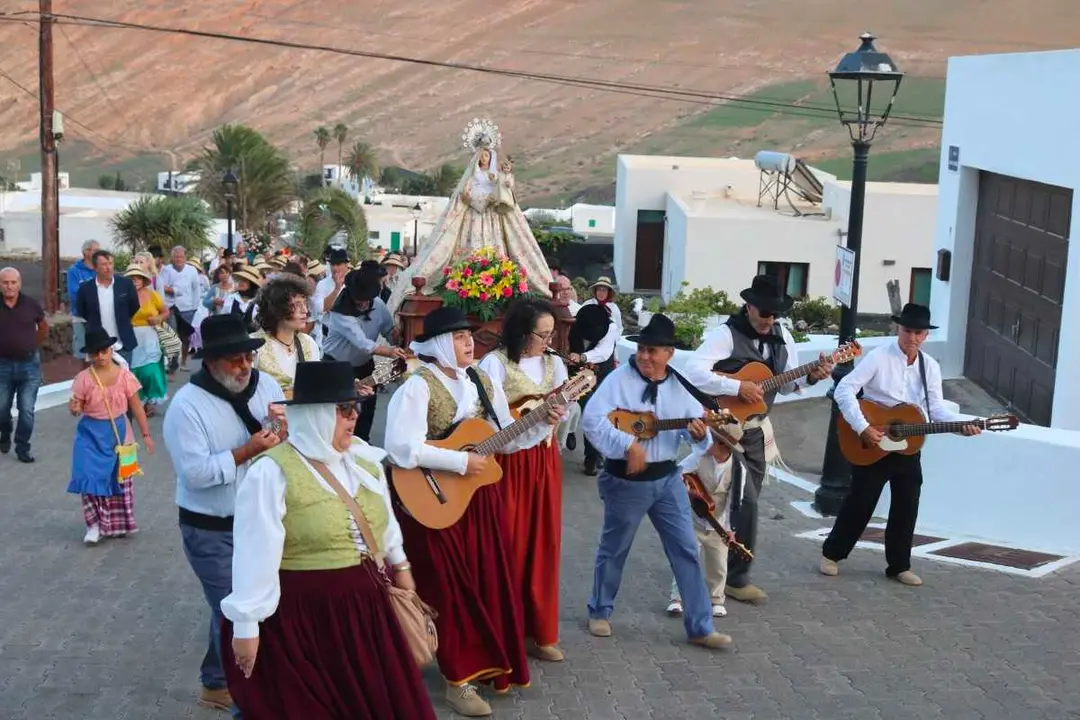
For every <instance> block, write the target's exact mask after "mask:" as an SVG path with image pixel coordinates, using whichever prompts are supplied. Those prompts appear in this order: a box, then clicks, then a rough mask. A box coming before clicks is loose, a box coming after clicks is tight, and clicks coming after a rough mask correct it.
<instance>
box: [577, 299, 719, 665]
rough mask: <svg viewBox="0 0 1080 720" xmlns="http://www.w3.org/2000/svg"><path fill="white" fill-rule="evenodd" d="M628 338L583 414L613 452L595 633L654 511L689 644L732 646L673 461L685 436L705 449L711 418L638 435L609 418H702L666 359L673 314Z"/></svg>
mask: <svg viewBox="0 0 1080 720" xmlns="http://www.w3.org/2000/svg"><path fill="white" fill-rule="evenodd" d="M628 339H629V340H630V341H631V342H636V343H637V344H638V349H637V353H636V354H635V355H634V357H633V359H631V361H630V362H629V363H628V364H626V365H623V366H622V367H619V368H616V369H615V370H613V371H612V372H611V374H609V375H608V376H607V377H606V378H605V379H604V381H603V382H602V383H600V387H598V388H597V389H596V391H595V392H594V393H593V396H592V397H591V398H590V399H589V404H588V405H586V406H585V412H584V413H583V414H582V417H581V426H582V428H583V429H584V430H585V435H586V437H588V438H589V441H590V442H591V443H592V444H593V445H595V446H596V449H597V450H598V451H599V452H600V454H601V455H603V456H604V457H605V458H607V459H606V460H605V461H604V469H603V470H602V471H601V472H600V476H599V478H598V479H597V485H598V487H599V490H600V498H601V500H603V502H604V528H603V531H602V532H601V535H600V547H599V548H598V549H597V551H596V570H595V573H594V575H593V590H592V596H591V597H590V599H589V632H590V633H592V634H593V635H595V636H597V637H608V636H609V635H611V622H610V618H611V615H612V613H613V612H614V610H615V596H616V595H617V594H618V592H619V585H620V583H621V581H622V572H623V566H624V565H625V564H626V558H627V556H628V555H629V554H630V546H631V544H632V543H633V541H634V535H635V534H636V533H637V529H638V526H639V525H640V524H641V521H642V519H643V518H644V517H645V516H646V515H648V516H649V520H651V521H652V524H653V527H655V528H656V532H657V534H658V535H659V536H660V541H661V542H662V543H663V545H664V552H665V553H666V555H667V557H668V561H669V562H670V564H671V569H672V571H673V572H674V574H675V582H676V584H677V585H678V588H679V591H680V593H681V594H682V598H683V605H684V609H685V614H684V616H683V624H684V626H685V628H686V634H687V636H688V638H689V640H690V642H691V643H692V644H694V645H700V646H702V647H707V648H713V649H716V648H722V647H726V646H727V645H730V644H731V638H730V637H729V636H727V635H723V634H721V633H718V632H716V628H715V626H714V625H713V618H712V603H711V602H710V601H709V591H708V589H707V588H706V587H705V578H704V575H703V573H702V570H701V563H700V562H699V560H698V545H697V538H696V537H695V535H694V526H693V522H692V521H691V514H692V513H691V510H690V500H689V498H688V497H687V493H686V487H685V486H684V485H683V482H682V471H681V470H680V468H679V466H678V464H677V463H676V462H675V457H676V453H678V451H679V445H680V443H681V441H683V440H686V441H687V442H689V443H691V444H692V445H693V446H694V447H695V448H698V449H701V450H705V449H707V448H708V447H709V445H710V436H709V433H708V432H707V430H706V427H705V424H704V423H703V422H702V421H701V420H700V419H695V420H693V421H692V422H690V423H689V424H688V425H687V427H686V428H685V429H683V430H678V431H665V432H660V433H658V434H657V435H656V437H654V438H652V439H650V440H636V439H635V438H634V436H632V435H630V434H627V433H624V432H622V431H620V430H618V429H616V428H615V426H614V425H612V423H611V421H610V420H608V414H609V413H610V412H611V411H612V410H615V409H616V408H622V409H627V410H633V411H643V412H651V413H654V414H655V415H656V416H657V417H658V418H660V419H662V420H664V419H667V420H670V419H674V418H701V417H703V416H704V414H705V408H704V407H702V404H701V402H700V401H699V400H698V396H699V395H700V393H698V392H697V390H695V389H694V388H693V386H691V385H690V384H689V383H688V382H687V381H686V380H685V379H684V378H683V377H682V376H681V375H679V373H678V372H676V371H675V369H674V368H672V367H670V366H669V365H668V363H669V362H670V361H671V358H672V356H674V354H675V325H674V323H672V322H671V320H670V319H668V318H667V317H665V316H663V315H659V314H658V315H653V317H652V319H651V320H650V321H649V324H648V325H646V326H645V328H643V329H642V331H641V333H640V334H638V335H631V336H630V337H629V338H628ZM701 397H704V396H701ZM706 399H707V398H706Z"/></svg>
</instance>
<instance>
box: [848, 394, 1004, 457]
mask: <svg viewBox="0 0 1080 720" xmlns="http://www.w3.org/2000/svg"><path fill="white" fill-rule="evenodd" d="M859 407H861V408H862V411H863V415H865V416H866V419H867V420H868V421H869V422H870V426H871V427H875V428H877V429H878V430H881V431H882V432H883V433H885V437H883V438H882V439H881V442H879V443H877V444H876V445H867V444H866V443H865V442H863V439H862V436H861V435H859V434H857V433H856V432H855V430H854V429H852V427H851V425H849V424H848V422H847V421H846V420H844V418H843V416H841V417H840V419H839V420H838V421H837V423H836V439H837V441H838V443H839V445H840V452H841V453H843V455H844V457H845V458H847V460H848V462H850V463H851V464H852V465H860V466H862V465H871V464H873V463H876V462H877V461H878V460H880V459H882V458H883V457H885V456H886V455H888V454H890V453H899V454H901V455H914V454H915V453H917V452H919V451H920V450H922V446H923V444H924V443H925V442H926V436H927V435H936V434H940V433H958V432H960V431H962V430H963V429H964V428H965V427H977V428H980V429H982V430H987V431H989V432H1002V431H1005V430H1015V429H1016V428H1017V426H1018V425H1019V424H1020V419H1019V418H1017V417H1016V416H1015V415H1005V414H1002V415H993V416H991V417H988V418H984V419H979V420H954V421H952V422H926V419H925V418H924V417H923V414H922V411H921V410H920V409H919V408H918V406H916V405H910V404H908V403H900V404H899V405H894V406H892V407H886V406H885V405H881V404H879V403H876V402H874V401H872V400H866V399H862V400H859Z"/></svg>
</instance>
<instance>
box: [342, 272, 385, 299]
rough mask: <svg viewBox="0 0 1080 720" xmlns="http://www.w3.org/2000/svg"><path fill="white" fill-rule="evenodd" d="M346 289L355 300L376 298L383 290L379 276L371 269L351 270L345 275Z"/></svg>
mask: <svg viewBox="0 0 1080 720" xmlns="http://www.w3.org/2000/svg"><path fill="white" fill-rule="evenodd" d="M345 289H346V290H348V292H349V297H350V298H352V300H353V301H354V302H360V301H363V300H374V299H375V298H377V297H379V293H380V292H381V291H382V282H381V281H380V280H379V276H378V275H377V274H375V273H373V272H371V271H370V270H367V269H360V270H350V271H349V274H348V275H346V276H345Z"/></svg>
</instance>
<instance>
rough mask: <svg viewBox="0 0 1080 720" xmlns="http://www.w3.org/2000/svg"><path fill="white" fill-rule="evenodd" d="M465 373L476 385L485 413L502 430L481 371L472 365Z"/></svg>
mask: <svg viewBox="0 0 1080 720" xmlns="http://www.w3.org/2000/svg"><path fill="white" fill-rule="evenodd" d="M465 374H466V375H468V376H469V379H470V380H472V382H473V385H475V386H476V394H477V395H479V396H480V406H481V407H482V408H484V414H486V415H487V416H488V417H489V418H490V419H491V421H492V422H493V423H495V427H497V428H499V429H500V430H502V423H501V422H499V416H498V415H496V414H495V407H494V406H493V405H492V404H491V398H489V397H488V394H487V390H485V389H484V383H483V381H481V380H480V373H478V372H476V368H474V367H471V366H470V367H468V368H466V370H465Z"/></svg>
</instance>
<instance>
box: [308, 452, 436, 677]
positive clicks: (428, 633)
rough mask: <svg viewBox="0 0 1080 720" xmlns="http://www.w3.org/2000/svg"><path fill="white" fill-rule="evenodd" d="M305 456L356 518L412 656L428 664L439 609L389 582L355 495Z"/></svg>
mask: <svg viewBox="0 0 1080 720" xmlns="http://www.w3.org/2000/svg"><path fill="white" fill-rule="evenodd" d="M304 459H305V460H307V461H308V462H309V463H310V464H311V466H312V467H313V468H315V469H316V470H317V471H318V472H319V474H320V475H322V477H323V479H324V480H326V483H327V484H328V485H329V486H330V487H331V488H333V489H334V492H336V493H337V494H338V497H339V498H341V500H342V502H344V503H345V506H346V507H348V508H349V512H350V513H351V514H352V516H353V519H354V520H356V527H357V528H359V530H360V535H361V537H363V538H364V543H365V544H366V545H367V546H368V550H369V551H371V552H372V554H373V558H374V560H375V563H376V565H378V568H379V574H380V575H381V576H382V578H383V580H384V581H385V582H386V592H387V595H388V596H389V598H390V607H391V608H393V610H394V614H395V615H396V616H397V619H398V625H400V626H401V633H402V635H404V636H405V642H407V643H408V644H409V650H410V651H412V656H413V660H415V661H416V665H417V667H424V666H425V665H428V664H430V663H431V662H433V661H434V660H435V651H436V650H438V649H439V634H438V633H437V632H436V630H435V618H436V617H438V613H436V612H435V609H434V608H432V607H431V606H430V605H428V604H427V603H425V602H424V601H423V600H421V599H420V596H419V595H417V594H416V592H415V591H414V590H405V589H403V588H399V587H397V586H396V585H394V584H393V583H392V582H390V578H389V577H387V575H386V568H385V566H384V564H383V560H384V558H385V554H384V553H383V552H381V551H380V550H379V543H377V542H376V541H375V537H374V535H373V533H372V532H371V525H370V524H369V523H368V521H367V518H366V517H364V511H363V510H362V509H361V508H360V505H359V504H358V503H357V502H356V498H354V497H353V496H352V495H350V494H349V493H347V492H346V491H345V488H344V487H342V486H341V483H340V482H338V479H337V478H336V477H334V474H333V473H332V472H330V469H329V468H327V467H326V465H324V464H322V463H321V462H319V461H318V460H312V459H311V458H308V457H305V458H304Z"/></svg>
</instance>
